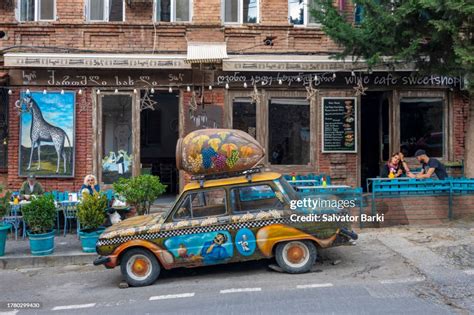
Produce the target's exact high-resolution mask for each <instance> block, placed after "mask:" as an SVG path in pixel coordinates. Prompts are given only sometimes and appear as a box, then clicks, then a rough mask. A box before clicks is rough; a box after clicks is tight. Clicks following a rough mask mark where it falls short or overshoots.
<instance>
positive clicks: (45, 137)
mask: <svg viewBox="0 0 474 315" xmlns="http://www.w3.org/2000/svg"><path fill="white" fill-rule="evenodd" d="M57 94H59V93H56V97H57V96H58V95H57ZM61 96H62V95H61ZM52 97H55V96H54V95H53V96H52ZM46 106H51V105H49V104H48V105H46ZM17 107H18V108H19V109H20V111H21V112H22V113H23V114H25V113H29V114H31V118H30V119H31V122H30V126H29V135H28V136H29V140H30V143H31V149H30V152H29V159H28V163H27V167H26V169H25V168H24V170H25V171H26V172H27V173H33V172H34V173H36V174H38V175H45V176H48V175H52V176H54V175H58V176H61V175H67V174H68V173H69V174H70V173H71V169H69V172H68V165H69V168H72V167H73V161H72V159H73V156H72V155H73V152H74V151H73V145H72V142H71V139H70V138H69V136H68V134H67V133H66V131H65V127H64V126H63V125H61V122H62V118H61V115H67V113H61V111H60V110H58V112H56V113H54V112H51V110H49V111H48V114H49V116H50V119H47V117H45V114H44V113H43V112H44V111H45V107H43V110H42V109H41V108H40V106H39V105H38V102H37V100H35V99H34V98H33V97H32V96H31V95H23V96H22V97H21V98H20V100H19V101H18V105H17ZM53 114H54V115H53ZM51 118H53V119H51ZM24 121H25V120H24V118H23V117H22V122H24ZM50 121H51V122H53V123H50ZM22 126H23V125H22ZM23 127H25V126H23ZM61 127H62V128H61ZM72 127H73V126H72ZM73 128H74V127H73ZM26 131H27V130H25V132H24V133H23V136H25V135H26ZM66 141H67V145H68V147H69V148H71V150H70V152H71V153H70V154H67V150H66V147H65V145H66ZM47 144H52V148H53V149H54V152H55V156H56V161H55V162H56V163H55V164H56V165H55V166H56V169H55V173H54V170H52V169H51V170H49V171H50V174H48V169H45V167H44V163H43V165H42V163H41V162H42V160H41V155H42V147H45V146H46V148H47ZM49 147H50V148H51V145H50V146H49ZM35 149H36V153H37V160H36V161H37V164H36V167H32V163H33V162H34V153H35ZM48 153H49V154H48ZM51 153H52V152H51V149H49V152H46V156H47V157H49V159H48V161H47V162H49V164H51V163H53V162H54V161H53V159H52V158H51V156H52V154H51ZM43 154H45V153H43ZM25 155H26V151H25ZM22 160H23V163H25V164H26V158H24V159H20V161H22ZM44 162H45V161H44ZM61 162H62V163H61ZM61 164H62V165H61ZM61 166H62V167H61ZM20 173H21V167H20ZM20 175H21V174H20Z"/></svg>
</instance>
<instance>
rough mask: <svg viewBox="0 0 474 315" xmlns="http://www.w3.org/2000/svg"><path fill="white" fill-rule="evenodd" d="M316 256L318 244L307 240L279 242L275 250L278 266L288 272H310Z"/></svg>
mask: <svg viewBox="0 0 474 315" xmlns="http://www.w3.org/2000/svg"><path fill="white" fill-rule="evenodd" d="M316 257H317V251H316V246H314V244H313V243H312V242H311V241H307V240H302V241H298V240H296V241H289V242H284V243H279V244H278V245H277V247H276V251H275V258H276V261H277V263H278V266H280V268H281V269H283V270H284V271H285V272H287V273H304V272H308V271H309V270H310V269H311V267H312V266H313V265H314V262H315V261H316Z"/></svg>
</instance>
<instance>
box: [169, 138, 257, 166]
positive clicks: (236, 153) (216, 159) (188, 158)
mask: <svg viewBox="0 0 474 315" xmlns="http://www.w3.org/2000/svg"><path fill="white" fill-rule="evenodd" d="M264 156H265V150H264V149H263V147H262V146H261V145H260V144H259V143H258V142H257V141H256V140H255V139H254V138H253V137H252V136H250V135H249V134H247V133H245V132H243V131H241V130H233V129H201V130H196V131H193V132H191V133H189V134H188V135H187V136H186V137H184V138H180V139H179V140H178V144H177V145H176V166H177V168H178V169H180V170H184V171H186V172H188V173H190V174H193V175H206V174H216V173H225V172H238V171H243V170H247V169H250V168H252V167H254V166H256V165H257V164H259V163H261V162H262V160H263V157H264Z"/></svg>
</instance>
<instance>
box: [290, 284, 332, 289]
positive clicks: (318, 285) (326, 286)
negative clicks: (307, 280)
mask: <svg viewBox="0 0 474 315" xmlns="http://www.w3.org/2000/svg"><path fill="white" fill-rule="evenodd" d="M332 286H333V284H332V283H313V284H299V285H297V286H296V288H297V289H309V288H329V287H332Z"/></svg>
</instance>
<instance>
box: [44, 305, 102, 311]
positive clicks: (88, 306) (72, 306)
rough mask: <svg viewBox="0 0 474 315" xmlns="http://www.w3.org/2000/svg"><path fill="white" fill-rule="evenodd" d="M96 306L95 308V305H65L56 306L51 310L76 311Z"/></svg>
mask: <svg viewBox="0 0 474 315" xmlns="http://www.w3.org/2000/svg"><path fill="white" fill-rule="evenodd" d="M94 306H95V303H89V304H78V305H64V306H55V307H53V308H52V309H51V310H52V311H62V310H74V309H81V308H90V307H94Z"/></svg>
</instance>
